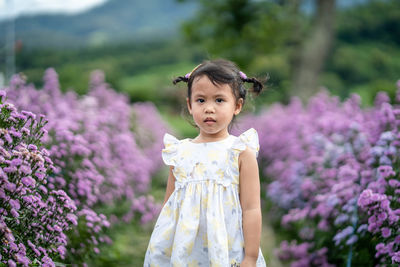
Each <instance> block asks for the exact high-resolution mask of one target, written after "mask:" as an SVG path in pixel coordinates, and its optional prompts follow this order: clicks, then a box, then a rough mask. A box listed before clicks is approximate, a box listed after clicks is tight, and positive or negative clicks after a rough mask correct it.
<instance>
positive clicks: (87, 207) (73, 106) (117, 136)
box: [0, 69, 167, 266]
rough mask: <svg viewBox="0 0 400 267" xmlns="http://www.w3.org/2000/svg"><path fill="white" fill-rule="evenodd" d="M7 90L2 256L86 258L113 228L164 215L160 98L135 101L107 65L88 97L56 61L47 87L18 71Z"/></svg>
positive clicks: (0, 195)
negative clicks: (155, 190) (152, 188)
mask: <svg viewBox="0 0 400 267" xmlns="http://www.w3.org/2000/svg"><path fill="white" fill-rule="evenodd" d="M1 93H2V105H1V121H0V123H1V131H2V132H1V136H0V138H1V139H0V140H1V151H0V152H1V157H0V164H1V169H0V170H1V172H0V174H1V180H0V207H1V209H0V215H1V217H0V226H1V228H0V239H1V240H2V243H4V244H6V246H2V248H1V251H0V252H1V253H0V257H1V258H0V261H1V262H3V263H4V264H7V265H9V266H13V265H16V264H18V265H25V266H27V265H29V264H37V265H43V266H46V265H48V266H54V264H55V263H56V262H64V263H73V264H77V265H80V264H84V263H85V262H86V261H87V259H88V258H89V257H91V255H92V257H93V255H96V254H99V253H100V249H99V247H100V246H101V245H103V244H107V243H111V242H112V241H113V240H112V239H111V238H110V237H109V236H108V235H107V229H108V228H112V227H116V226H117V225H118V224H121V223H128V222H130V221H137V222H138V223H140V224H145V223H146V222H149V221H151V220H152V219H154V218H155V216H156V215H157V214H158V212H159V208H160V207H159V204H157V203H155V202H154V200H153V197H152V196H151V195H149V194H148V190H149V185H150V182H151V177H152V175H153V174H154V173H155V172H156V171H157V169H158V168H159V167H160V165H161V164H160V163H161V156H160V153H159V151H160V150H161V148H162V138H161V137H162V135H163V134H164V132H166V131H167V128H166V124H165V123H164V122H163V121H162V120H161V118H160V116H159V114H158V112H157V110H156V108H155V107H154V106H153V105H152V104H150V103H143V104H136V105H133V106H132V105H130V104H129V102H128V100H127V98H126V97H125V96H123V95H122V94H119V93H116V92H115V91H114V90H112V89H111V88H109V87H108V85H107V84H106V83H105V82H104V75H103V74H102V72H99V71H97V72H93V74H92V77H91V82H90V90H89V93H88V94H87V95H84V96H81V97H79V96H77V95H76V94H75V93H73V92H67V93H65V94H64V93H62V92H61V91H60V85H59V83H58V78H57V74H56V72H55V71H54V70H53V69H49V70H47V71H46V73H45V76H44V85H43V88H41V89H36V88H34V87H33V85H30V84H26V82H25V79H24V78H23V77H21V76H14V78H13V80H12V81H11V82H10V85H9V87H7V88H5V89H4V90H2V91H1ZM20 111H21V112H20ZM135 129H136V130H135ZM103 210H104V213H101V211H103ZM27 229H28V231H26V230H27Z"/></svg>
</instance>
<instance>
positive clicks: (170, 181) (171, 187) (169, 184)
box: [163, 166, 175, 207]
mask: <svg viewBox="0 0 400 267" xmlns="http://www.w3.org/2000/svg"><path fill="white" fill-rule="evenodd" d="M173 168H174V166H170V168H169V175H168V182H167V189H166V190H165V197H164V203H163V207H164V205H165V202H167V200H168V198H169V196H170V195H171V194H172V192H174V189H175V176H174V174H173V173H172V169H173Z"/></svg>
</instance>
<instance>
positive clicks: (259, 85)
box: [240, 75, 268, 95]
mask: <svg viewBox="0 0 400 267" xmlns="http://www.w3.org/2000/svg"><path fill="white" fill-rule="evenodd" d="M240 76H241V79H242V81H243V82H247V83H252V84H253V88H252V90H251V91H252V92H253V93H255V94H256V95H259V94H260V93H261V91H262V89H263V88H264V83H265V81H263V82H261V81H259V80H258V79H256V78H254V77H253V78H247V77H243V75H240ZM267 79H268V78H267Z"/></svg>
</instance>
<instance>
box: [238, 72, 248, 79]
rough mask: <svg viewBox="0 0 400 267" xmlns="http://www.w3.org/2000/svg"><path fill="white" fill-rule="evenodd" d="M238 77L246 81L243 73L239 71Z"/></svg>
mask: <svg viewBox="0 0 400 267" xmlns="http://www.w3.org/2000/svg"><path fill="white" fill-rule="evenodd" d="M239 76H240V78H242V80H246V79H247V75H246V74H245V73H244V72H243V71H239Z"/></svg>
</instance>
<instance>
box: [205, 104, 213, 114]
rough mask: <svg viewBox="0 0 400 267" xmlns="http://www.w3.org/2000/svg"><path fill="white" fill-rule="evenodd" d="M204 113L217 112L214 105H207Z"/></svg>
mask: <svg viewBox="0 0 400 267" xmlns="http://www.w3.org/2000/svg"><path fill="white" fill-rule="evenodd" d="M204 111H205V113H214V112H215V108H214V105H213V104H209V105H206V107H205V109H204Z"/></svg>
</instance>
